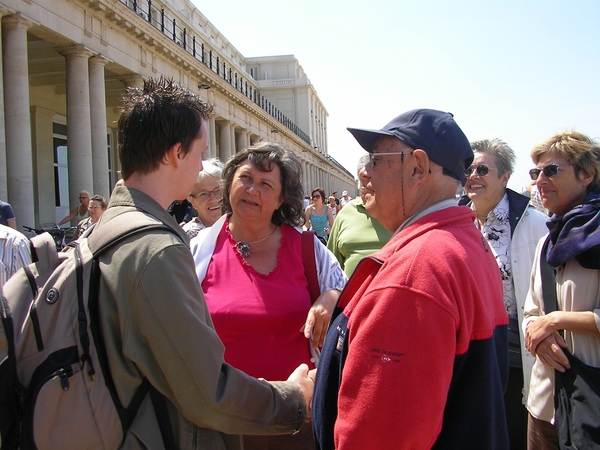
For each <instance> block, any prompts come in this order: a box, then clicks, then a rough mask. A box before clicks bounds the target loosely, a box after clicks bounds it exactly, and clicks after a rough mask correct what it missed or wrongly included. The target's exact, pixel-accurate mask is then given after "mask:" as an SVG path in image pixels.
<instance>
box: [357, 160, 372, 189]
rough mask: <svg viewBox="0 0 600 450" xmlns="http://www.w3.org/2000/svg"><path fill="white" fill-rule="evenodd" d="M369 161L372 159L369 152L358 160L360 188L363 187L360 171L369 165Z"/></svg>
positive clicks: (358, 183)
mask: <svg viewBox="0 0 600 450" xmlns="http://www.w3.org/2000/svg"><path fill="white" fill-rule="evenodd" d="M369 161H371V158H370V156H369V154H368V153H367V154H366V155H362V156H361V157H360V159H359V160H358V164H357V165H356V176H357V177H358V182H357V183H356V184H357V186H358V189H360V188H361V187H362V184H361V183H360V171H361V170H363V169H364V168H365V167H367V164H369Z"/></svg>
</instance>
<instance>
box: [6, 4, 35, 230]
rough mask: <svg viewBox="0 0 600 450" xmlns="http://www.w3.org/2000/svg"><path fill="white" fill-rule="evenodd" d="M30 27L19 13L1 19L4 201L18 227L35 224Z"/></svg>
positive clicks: (29, 23) (28, 22)
mask: <svg viewBox="0 0 600 450" xmlns="http://www.w3.org/2000/svg"><path fill="white" fill-rule="evenodd" d="M31 25H32V23H31V22H30V21H28V20H27V19H25V18H24V17H23V16H21V14H20V13H17V14H14V15H12V16H7V17H4V18H3V19H2V32H3V49H2V51H3V55H2V56H3V58H2V59H3V69H4V106H5V108H4V123H5V127H6V173H7V187H8V201H9V202H10V204H11V205H12V207H13V210H14V212H15V217H16V219H17V226H18V227H20V225H30V226H33V225H35V213H34V204H33V187H34V183H33V152H32V148H31V116H30V110H29V68H28V65H27V29H28V28H29V27H30V26H31Z"/></svg>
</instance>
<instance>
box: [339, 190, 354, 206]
mask: <svg viewBox="0 0 600 450" xmlns="http://www.w3.org/2000/svg"><path fill="white" fill-rule="evenodd" d="M350 200H352V197H350V196H349V195H348V191H343V192H342V198H341V199H340V209H341V208H343V207H344V206H345V205H346V203H348V202H350Z"/></svg>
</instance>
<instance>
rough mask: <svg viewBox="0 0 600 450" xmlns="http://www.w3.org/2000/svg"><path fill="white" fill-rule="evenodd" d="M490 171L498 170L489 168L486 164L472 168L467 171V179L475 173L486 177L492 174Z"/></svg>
mask: <svg viewBox="0 0 600 450" xmlns="http://www.w3.org/2000/svg"><path fill="white" fill-rule="evenodd" d="M490 170H496V168H495V167H488V166H486V165H485V164H479V165H478V166H471V167H469V168H468V169H467V170H465V177H467V178H469V177H470V176H471V175H472V174H473V172H476V173H477V175H479V176H480V177H484V176H486V175H487V174H488V173H490Z"/></svg>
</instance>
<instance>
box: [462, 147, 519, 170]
mask: <svg viewBox="0 0 600 450" xmlns="http://www.w3.org/2000/svg"><path fill="white" fill-rule="evenodd" d="M471 148H472V149H473V153H487V154H488V155H493V156H494V157H495V158H496V166H497V169H498V177H501V176H502V175H504V174H505V173H507V172H508V173H509V174H511V175H512V173H513V171H514V168H515V160H516V159H517V158H516V156H515V152H513V150H512V148H510V147H509V146H508V144H507V143H506V142H504V141H503V140H501V139H481V140H479V141H473V142H471Z"/></svg>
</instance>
